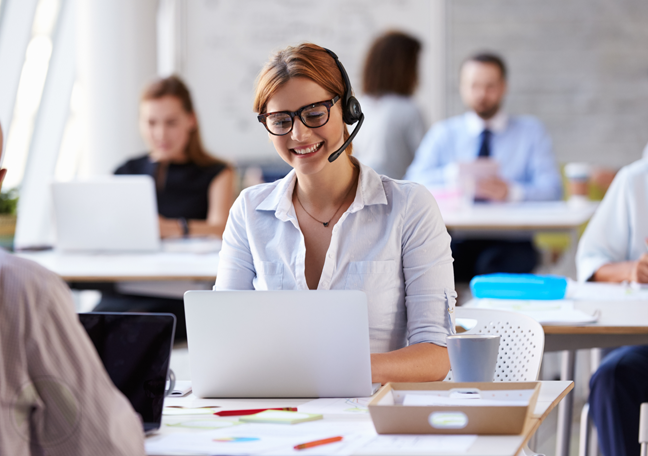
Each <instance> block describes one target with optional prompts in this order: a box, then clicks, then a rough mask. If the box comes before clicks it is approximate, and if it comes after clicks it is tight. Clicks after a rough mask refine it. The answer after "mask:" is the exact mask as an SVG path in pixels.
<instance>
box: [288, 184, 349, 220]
mask: <svg viewBox="0 0 648 456" xmlns="http://www.w3.org/2000/svg"><path fill="white" fill-rule="evenodd" d="M352 188H353V184H351V186H350V187H349V189H348V190H347V192H346V195H344V198H342V203H341V204H340V205H339V206H338V208H337V209H336V210H335V212H334V213H333V216H332V217H331V218H330V219H329V221H328V222H322V221H321V220H318V219H316V218H315V217H313V216H312V215H311V213H310V212H308V211H307V210H306V208H305V207H304V205H303V204H302V202H301V201H300V200H299V192H297V191H295V196H296V197H297V202H298V203H299V205H300V206H301V208H302V209H303V210H304V212H306V214H308V216H309V217H310V218H312V219H313V220H315V221H316V222H319V223H321V224H322V225H324V228H327V227H328V226H329V223H331V220H333V219H334V218H335V216H336V215H337V213H338V212H339V210H340V208H341V207H342V206H344V202H345V201H346V199H347V196H349V193H351V189H352Z"/></svg>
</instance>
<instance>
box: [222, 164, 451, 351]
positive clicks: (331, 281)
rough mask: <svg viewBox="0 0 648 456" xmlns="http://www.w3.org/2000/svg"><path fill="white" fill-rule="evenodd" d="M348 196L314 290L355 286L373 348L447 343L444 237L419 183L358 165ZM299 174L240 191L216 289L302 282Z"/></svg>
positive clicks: (301, 285) (288, 286) (295, 286)
mask: <svg viewBox="0 0 648 456" xmlns="http://www.w3.org/2000/svg"><path fill="white" fill-rule="evenodd" d="M354 162H355V164H356V166H360V177H359V183H358V189H357V192H356V195H355V199H354V201H353V203H352V204H351V206H350V207H349V209H348V210H347V211H346V212H345V213H344V214H343V215H342V217H341V218H340V220H339V221H338V223H337V224H336V225H335V226H334V227H333V233H332V237H331V244H330V246H329V249H328V252H327V255H326V259H325V262H324V267H323V270H322V275H321V277H320V281H319V285H318V287H317V288H318V290H345V289H346V290H362V291H364V292H365V293H366V294H367V300H368V303H369V335H370V339H371V350H372V353H382V352H387V351H392V350H396V349H399V348H402V347H404V346H406V345H407V344H417V343H422V342H430V343H434V344H437V345H440V346H446V336H448V335H450V334H453V333H454V323H453V312H454V304H455V299H456V293H455V291H454V277H453V270H452V255H451V252H450V236H449V235H448V232H447V230H446V228H445V225H444V223H443V219H442V218H441V214H440V213H439V209H438V207H437V204H436V202H435V200H434V198H433V197H432V195H431V194H430V193H429V192H428V191H427V190H426V189H425V188H424V187H422V186H421V185H419V184H415V183H413V182H404V181H396V180H393V179H390V178H388V177H386V176H379V175H378V174H377V173H376V172H375V171H374V170H373V169H371V168H369V167H367V166H364V165H361V164H359V163H358V161H357V160H354ZM295 182H296V175H295V172H294V171H292V172H291V173H290V174H288V176H286V177H285V178H284V179H281V180H279V181H276V182H273V183H270V184H261V185H257V186H254V187H251V188H248V189H246V190H244V191H243V192H241V195H240V196H239V197H238V199H237V200H236V202H235V203H234V205H233V206H232V209H231V211H230V216H229V219H228V221H227V226H226V228H225V232H224V234H223V247H222V250H221V253H220V261H219V265H218V275H217V279H216V285H215V287H214V288H215V289H216V290H252V289H255V290H282V289H283V290H307V289H308V285H307V283H306V276H305V274H304V268H305V258H306V246H305V243H304V236H303V234H302V232H301V230H300V228H299V222H298V220H297V216H296V214H295V209H294V206H293V204H292V195H293V190H294V187H295Z"/></svg>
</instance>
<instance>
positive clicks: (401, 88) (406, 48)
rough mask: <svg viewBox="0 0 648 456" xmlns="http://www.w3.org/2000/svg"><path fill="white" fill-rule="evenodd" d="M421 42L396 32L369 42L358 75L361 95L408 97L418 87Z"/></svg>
mask: <svg viewBox="0 0 648 456" xmlns="http://www.w3.org/2000/svg"><path fill="white" fill-rule="evenodd" d="M420 51H421V42H420V41H419V40H417V39H416V38H414V37H413V36H410V35H407V34H405V33H402V32H398V31H390V32H387V33H385V34H383V35H381V36H379V37H378V38H376V40H375V41H374V42H373V44H372V45H371V48H370V49H369V53H368V54H367V58H366V60H365V64H364V71H363V72H362V88H363V91H364V93H366V94H367V95H373V96H378V97H379V96H382V95H385V94H388V93H396V94H399V95H407V96H409V95H412V94H413V93H414V90H415V89H416V85H417V84H418V57H419V53H420Z"/></svg>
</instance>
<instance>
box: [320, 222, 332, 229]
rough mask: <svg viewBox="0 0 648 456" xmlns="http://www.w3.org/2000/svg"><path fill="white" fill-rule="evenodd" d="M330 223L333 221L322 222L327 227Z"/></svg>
mask: <svg viewBox="0 0 648 456" xmlns="http://www.w3.org/2000/svg"><path fill="white" fill-rule="evenodd" d="M329 223H331V222H324V223H322V225H324V228H326V227H327V226H328V225H329Z"/></svg>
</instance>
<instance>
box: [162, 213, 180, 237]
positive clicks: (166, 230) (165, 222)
mask: <svg viewBox="0 0 648 456" xmlns="http://www.w3.org/2000/svg"><path fill="white" fill-rule="evenodd" d="M158 221H159V223H160V237H161V238H162V239H165V238H172V237H178V238H179V237H182V236H183V235H184V233H183V232H182V226H181V225H180V222H178V219H170V218H166V217H162V216H161V215H158Z"/></svg>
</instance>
